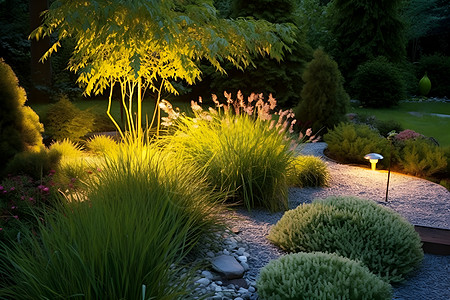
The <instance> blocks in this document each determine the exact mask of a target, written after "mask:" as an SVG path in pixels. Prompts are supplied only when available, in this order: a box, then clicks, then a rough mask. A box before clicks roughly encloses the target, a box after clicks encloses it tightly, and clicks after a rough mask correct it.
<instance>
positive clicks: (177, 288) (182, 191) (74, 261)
mask: <svg viewBox="0 0 450 300" xmlns="http://www.w3.org/2000/svg"><path fill="white" fill-rule="evenodd" d="M86 188H87V189H86V192H85V193H82V194H79V195H78V196H77V195H76V194H75V195H73V196H69V195H68V197H69V200H74V199H80V198H81V199H83V198H86V199H88V200H87V201H84V202H78V201H68V202H64V203H65V205H63V206H62V207H61V208H60V210H58V211H57V212H55V213H52V214H49V215H46V217H45V220H46V222H45V224H41V226H40V230H39V232H38V236H39V237H35V236H33V235H26V236H23V237H22V240H24V241H25V243H26V244H29V245H30V246H29V247H31V250H30V248H29V247H23V244H22V243H16V244H14V245H12V246H9V247H5V246H3V247H0V255H1V257H2V260H1V262H0V268H1V269H2V270H4V268H5V266H7V267H11V266H13V269H12V270H10V273H11V276H10V278H9V280H10V281H11V282H12V283H13V284H11V285H10V286H7V287H3V288H2V289H1V290H0V297H2V298H3V297H5V298H17V295H20V297H22V298H24V299H25V298H26V299H38V298H47V299H68V298H71V297H75V296H77V297H81V298H83V299H180V298H182V297H183V296H187V295H189V293H190V290H189V287H188V283H189V281H190V282H192V280H193V278H192V277H191V276H189V274H187V276H185V277H180V274H179V273H178V270H179V267H180V263H181V261H182V259H183V258H186V255H187V254H188V253H190V252H191V251H192V250H193V249H194V247H195V246H196V245H197V244H198V243H199V241H201V240H202V238H203V237H205V236H211V235H212V236H214V235H213V234H214V233H215V232H217V230H218V229H219V228H220V224H218V222H219V220H220V218H219V217H218V215H219V214H220V213H221V212H222V210H221V209H220V207H221V206H219V204H218V201H219V199H221V197H222V196H223V195H218V194H216V193H213V192H211V190H210V189H209V187H208V185H207V184H205V182H204V180H203V179H202V176H201V174H199V172H198V169H197V168H195V167H193V166H192V165H191V164H190V163H189V162H187V161H186V160H185V159H184V158H183V157H180V156H177V155H175V154H174V153H168V152H163V151H160V150H158V149H157V148H156V147H152V148H146V147H132V148H130V147H129V145H124V146H123V147H121V149H120V151H118V152H116V155H115V156H111V157H109V159H108V160H105V164H104V165H103V166H102V171H101V172H99V173H98V174H97V178H96V179H95V180H92V181H90V182H89V185H88V186H87V187H86ZM61 278H64V280H61ZM174 282H176V284H174ZM142 286H145V287H146V293H145V295H144V294H143V292H142V291H143V289H142Z"/></svg>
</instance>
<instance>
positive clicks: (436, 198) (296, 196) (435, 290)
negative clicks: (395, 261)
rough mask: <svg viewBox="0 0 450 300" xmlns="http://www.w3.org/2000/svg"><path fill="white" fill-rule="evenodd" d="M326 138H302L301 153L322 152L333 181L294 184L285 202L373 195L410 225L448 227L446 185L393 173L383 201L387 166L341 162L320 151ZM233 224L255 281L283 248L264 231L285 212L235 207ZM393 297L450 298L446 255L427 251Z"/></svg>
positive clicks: (449, 196) (449, 203)
mask: <svg viewBox="0 0 450 300" xmlns="http://www.w3.org/2000/svg"><path fill="white" fill-rule="evenodd" d="M325 147H326V144H325V143H315V144H306V145H305V147H304V148H303V149H302V151H301V152H302V154H305V155H315V156H320V157H323V159H324V160H325V162H326V163H327V165H328V168H329V171H330V174H331V181H330V187H327V188H305V189H298V188H292V189H290V191H289V206H290V208H291V209H292V208H295V207H297V206H298V205H299V204H301V203H310V202H311V201H312V200H314V199H316V198H324V197H327V196H332V195H333V196H336V195H346V196H358V197H362V198H367V199H371V200H374V201H377V202H379V203H380V204H382V205H386V206H388V207H390V208H392V209H394V210H395V211H397V212H398V213H400V214H401V215H403V216H404V217H405V218H406V219H407V220H409V221H410V222H411V223H412V224H414V225H424V226H432V227H439V228H446V229H450V225H449V222H450V192H449V191H447V189H445V188H444V187H442V186H440V185H438V184H435V183H432V182H429V181H426V180H423V179H420V178H416V177H412V176H408V175H403V174H399V173H392V172H391V178H390V183H389V197H388V201H389V202H388V203H385V195H386V183H387V171H371V170H370V169H369V168H361V167H356V166H349V165H342V164H338V163H335V162H333V161H331V160H329V159H327V158H326V157H324V156H323V150H324V149H325ZM233 214H234V215H235V216H236V219H235V218H232V220H230V222H231V224H232V225H234V226H237V227H239V229H240V230H241V233H240V234H239V236H240V237H241V239H242V240H243V241H244V242H245V243H246V244H247V251H248V252H249V254H250V258H249V260H248V264H249V266H250V270H249V271H248V272H247V274H246V276H245V277H246V278H247V279H248V280H249V281H254V280H255V279H256V277H257V275H258V273H259V270H260V269H261V268H262V267H263V266H265V265H266V264H267V263H268V262H269V261H270V260H272V259H276V258H278V257H279V256H281V255H283V254H284V253H283V251H282V250H280V249H278V248H277V247H275V246H274V245H272V244H270V243H269V242H268V240H267V239H266V236H267V234H268V232H269V230H270V228H271V226H272V225H273V224H275V223H276V222H277V221H278V220H279V219H280V218H281V217H282V215H283V213H281V212H279V213H273V214H271V213H269V212H267V211H264V210H253V211H252V212H248V211H245V210H237V211H235V212H234V213H233ZM393 299H404V300H410V299H411V300H422V299H423V300H425V299H430V300H440V299H442V300H448V299H450V256H438V255H431V254H426V255H425V259H424V261H423V264H422V266H421V268H420V269H419V270H418V271H417V272H416V273H415V274H412V275H411V277H410V278H409V279H408V280H407V281H406V282H404V283H402V284H400V285H397V286H394V293H393Z"/></svg>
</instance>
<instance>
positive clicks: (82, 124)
mask: <svg viewBox="0 0 450 300" xmlns="http://www.w3.org/2000/svg"><path fill="white" fill-rule="evenodd" d="M94 119H95V117H94V115H93V114H92V113H91V112H89V111H87V110H80V109H79V108H77V107H76V106H75V105H74V104H73V103H72V102H70V100H69V99H68V98H67V97H66V96H62V97H61V99H60V100H59V101H58V102H57V103H55V104H52V105H51V106H50V107H49V109H48V110H47V114H46V116H45V118H44V125H45V133H46V134H48V135H50V136H51V137H52V138H53V139H55V140H57V141H60V140H63V139H69V140H71V141H73V142H80V141H81V140H82V138H83V137H84V136H85V135H86V134H87V133H89V132H92V131H93V129H94Z"/></svg>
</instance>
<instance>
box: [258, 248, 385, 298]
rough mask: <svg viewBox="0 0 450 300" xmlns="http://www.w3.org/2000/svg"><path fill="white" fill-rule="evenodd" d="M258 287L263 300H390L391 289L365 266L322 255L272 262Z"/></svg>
mask: <svg viewBox="0 0 450 300" xmlns="http://www.w3.org/2000/svg"><path fill="white" fill-rule="evenodd" d="M257 287H258V295H259V297H260V299H262V300H264V299H267V300H289V299H292V300H300V299H367V300H373V299H380V300H381V299H391V286H390V285H389V284H388V283H386V282H384V281H383V280H381V279H380V278H378V277H377V276H376V275H374V274H372V273H371V272H370V271H369V270H368V269H367V268H366V267H365V266H363V265H361V264H360V263H358V262H356V261H353V260H350V259H348V258H345V257H341V256H338V255H336V254H329V253H321V252H314V253H295V254H288V255H285V256H283V257H281V258H279V259H276V260H272V261H271V262H269V264H267V265H266V266H265V267H264V268H262V270H261V272H260V275H259V278H258V281H257Z"/></svg>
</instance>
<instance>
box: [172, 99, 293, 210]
mask: <svg viewBox="0 0 450 300" xmlns="http://www.w3.org/2000/svg"><path fill="white" fill-rule="evenodd" d="M226 95H227V96H228V99H227V100H228V101H227V102H228V105H225V106H224V105H223V104H219V103H218V101H217V99H215V101H216V105H217V107H216V109H217V110H216V109H212V108H210V110H209V111H206V110H203V109H202V108H201V107H200V106H199V105H197V104H196V103H193V105H192V108H193V111H194V113H195V116H196V117H195V118H188V117H182V118H180V119H178V131H177V132H176V133H175V134H174V135H173V136H170V137H169V138H168V141H169V144H170V148H171V149H173V150H174V151H177V152H182V153H183V155H184V156H185V157H189V158H191V159H192V160H193V161H195V162H196V164H197V165H198V166H199V167H200V168H203V169H204V170H205V173H206V174H207V175H206V176H207V178H208V180H209V182H210V183H211V185H212V186H213V187H215V188H219V189H222V190H226V191H230V192H232V193H233V195H232V197H230V198H229V200H230V201H233V202H238V203H243V204H244V205H245V206H246V207H247V208H248V209H251V208H253V207H256V206H260V207H265V208H268V209H270V210H272V211H275V210H280V209H286V208H287V182H286V171H287V169H288V167H289V165H290V162H291V160H292V159H293V157H294V152H293V151H292V150H293V148H295V145H294V144H295V142H294V141H292V140H291V139H290V138H289V137H288V135H287V131H288V130H289V129H292V126H293V123H292V120H291V118H292V116H293V113H292V112H291V111H280V112H279V115H278V116H277V117H278V121H276V120H273V115H272V114H271V110H272V109H274V108H275V106H276V102H275V99H273V98H271V97H270V98H269V103H266V102H264V101H263V99H262V98H261V97H262V95H253V94H252V96H251V97H252V98H251V101H250V102H249V103H248V104H247V103H244V100H243V97H242V95H241V94H238V100H236V101H233V100H232V99H231V95H229V94H226ZM239 95H240V96H239ZM252 102H253V103H256V104H251V103H252ZM169 116H170V114H169ZM168 122H169V120H166V119H165V123H168Z"/></svg>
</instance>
